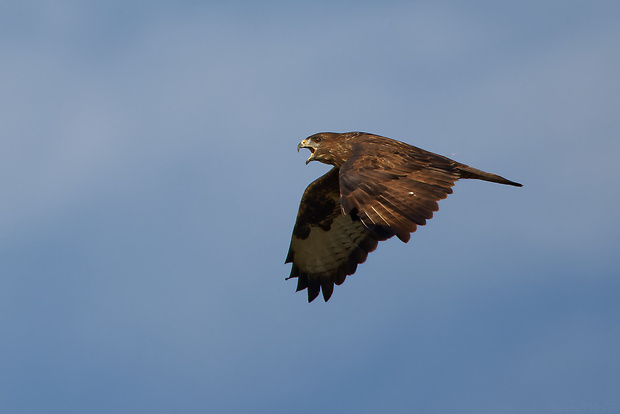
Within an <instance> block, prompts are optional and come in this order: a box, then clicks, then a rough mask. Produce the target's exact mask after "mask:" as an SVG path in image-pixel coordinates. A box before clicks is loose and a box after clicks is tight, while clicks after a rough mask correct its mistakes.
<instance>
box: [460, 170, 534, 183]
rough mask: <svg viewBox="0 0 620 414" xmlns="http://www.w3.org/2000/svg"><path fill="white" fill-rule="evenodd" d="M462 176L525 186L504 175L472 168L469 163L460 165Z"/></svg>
mask: <svg viewBox="0 0 620 414" xmlns="http://www.w3.org/2000/svg"><path fill="white" fill-rule="evenodd" d="M458 168H459V172H460V178H472V179H475V180H484V181H491V182H492V183H500V184H506V185H513V186H515V187H523V184H519V183H516V182H514V181H510V180H507V179H505V178H504V177H500V176H499V175H497V174H491V173H488V172H484V171H482V170H478V169H476V168H472V167H470V166H468V165H459V167H458Z"/></svg>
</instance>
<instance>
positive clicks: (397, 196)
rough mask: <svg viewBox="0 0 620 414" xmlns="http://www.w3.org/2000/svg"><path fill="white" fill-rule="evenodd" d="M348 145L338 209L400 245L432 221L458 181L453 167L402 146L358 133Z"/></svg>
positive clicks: (452, 163)
mask: <svg viewBox="0 0 620 414" xmlns="http://www.w3.org/2000/svg"><path fill="white" fill-rule="evenodd" d="M352 146H353V155H352V156H351V158H350V159H349V160H348V161H347V162H345V163H344V164H343V165H342V167H341V168H340V189H341V204H342V208H343V209H344V211H345V212H346V213H352V214H354V215H356V216H357V217H359V219H360V220H361V221H362V223H364V225H366V226H367V227H368V228H369V229H373V228H374V227H376V226H381V227H383V228H384V229H387V230H388V231H392V232H393V233H395V234H396V235H397V236H398V238H399V239H401V240H402V241H404V242H407V241H408V240H409V237H410V233H413V232H414V231H415V230H416V228H417V226H423V225H425V224H426V221H427V220H429V219H430V218H432V217H433V213H434V212H435V211H437V210H438V204H437V201H439V200H441V199H444V198H446V197H447V196H448V194H451V193H452V186H453V185H454V183H455V182H456V180H458V178H459V166H460V164H459V163H457V162H455V161H452V160H450V159H448V158H445V157H442V156H440V155H437V154H433V153H431V152H428V151H424V150H422V149H420V148H417V147H414V146H412V145H408V144H405V143H403V142H399V141H394V140H391V139H388V138H384V137H379V136H376V135H368V134H364V135H361V136H359V137H357V138H355V141H354V142H353V144H352Z"/></svg>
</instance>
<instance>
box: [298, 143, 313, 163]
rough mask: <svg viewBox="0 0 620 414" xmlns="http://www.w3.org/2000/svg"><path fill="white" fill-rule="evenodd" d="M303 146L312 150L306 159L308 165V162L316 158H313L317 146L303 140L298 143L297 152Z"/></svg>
mask: <svg viewBox="0 0 620 414" xmlns="http://www.w3.org/2000/svg"><path fill="white" fill-rule="evenodd" d="M301 148H308V149H309V150H310V152H311V154H310V156H309V157H308V159H307V160H306V165H308V163H309V162H310V161H312V160H314V158H312V157H313V156H314V151H316V148H314V147H313V146H311V145H309V144H308V141H307V140H305V139H304V140H303V141H301V142H300V143H299V145H297V152H299V150H300V149H301Z"/></svg>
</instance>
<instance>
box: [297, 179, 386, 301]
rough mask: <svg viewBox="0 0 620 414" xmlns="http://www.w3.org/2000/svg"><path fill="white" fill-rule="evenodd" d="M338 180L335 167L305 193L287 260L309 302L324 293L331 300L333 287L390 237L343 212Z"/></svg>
mask: <svg viewBox="0 0 620 414" xmlns="http://www.w3.org/2000/svg"><path fill="white" fill-rule="evenodd" d="M338 177H339V174H338V169H337V168H333V169H332V170H330V171H329V172H328V173H327V174H325V175H324V176H322V177H320V178H319V179H317V180H316V181H314V182H313V183H311V184H310V185H309V186H308V188H307V189H306V191H305V192H304V195H303V196H302V199H301V203H300V206H299V213H298V215H297V221H296V223H295V227H294V229H293V236H292V238H291V244H290V247H289V252H288V255H287V258H286V263H290V262H292V263H293V266H292V269H291V274H290V276H289V277H288V278H287V279H290V278H294V277H296V278H298V282H297V290H298V291H300V290H303V289H308V302H312V301H313V300H314V299H315V298H316V297H317V296H318V295H319V293H321V292H322V293H323V299H324V300H325V301H327V300H329V298H330V296H331V295H332V293H333V290H334V284H337V285H340V284H342V283H343V282H344V281H345V279H346V277H347V275H351V274H353V273H355V270H356V269H357V265H358V264H360V263H363V262H364V261H365V260H366V257H367V256H368V253H369V252H371V251H373V250H374V249H376V247H377V243H378V242H379V241H380V240H385V239H386V238H387V235H388V234H389V233H386V232H383V233H380V232H377V231H375V230H372V229H369V228H367V227H366V226H365V225H364V224H363V223H362V222H361V221H359V220H356V219H355V218H354V217H353V216H351V215H348V214H347V215H344V214H343V213H342V209H341V206H340V185H339V178H338Z"/></svg>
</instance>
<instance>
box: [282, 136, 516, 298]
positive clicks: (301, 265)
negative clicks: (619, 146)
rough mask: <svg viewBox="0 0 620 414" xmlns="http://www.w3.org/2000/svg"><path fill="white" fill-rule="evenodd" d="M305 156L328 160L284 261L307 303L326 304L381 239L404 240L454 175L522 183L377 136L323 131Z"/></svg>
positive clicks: (309, 141) (305, 144) (309, 192)
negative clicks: (320, 301) (318, 300)
mask: <svg viewBox="0 0 620 414" xmlns="http://www.w3.org/2000/svg"><path fill="white" fill-rule="evenodd" d="M301 148H307V149H309V150H310V152H311V154H310V157H309V158H308V159H307V160H306V164H308V163H309V162H310V161H320V162H323V163H325V164H330V165H333V166H334V168H332V169H331V170H330V171H329V172H327V173H326V174H325V175H323V176H322V177H320V178H318V179H317V180H315V181H314V182H312V183H311V184H310V185H309V186H308V188H306V191H304V194H303V196H302V199H301V203H300V206H299V212H298V214H297V221H296V222H295V227H294V228H293V236H292V238H291V245H290V247H289V251H288V255H287V257H286V263H291V262H292V264H293V267H292V269H291V274H290V276H289V277H288V278H287V279H290V278H294V277H296V278H298V282H297V291H300V290H303V289H308V302H312V301H313V300H314V299H315V298H316V297H317V296H318V295H319V293H320V292H321V291H322V293H323V299H324V300H325V301H326V302H327V301H328V300H329V298H330V297H331V295H332V292H333V290H334V284H336V285H340V284H342V283H343V282H344V280H345V278H346V277H347V276H348V275H352V274H353V273H355V270H356V269H357V265H358V264H360V263H363V262H364V261H365V260H366V257H367V256H368V253H370V252H372V251H373V250H374V249H376V247H377V244H378V242H379V241H382V240H386V239H389V238H390V237H392V236H396V237H398V238H399V239H400V240H402V241H403V242H405V243H406V242H407V241H409V238H410V235H411V233H413V232H414V231H415V230H416V228H417V226H423V225H424V224H426V220H428V219H430V218H431V217H433V212H434V211H437V210H438V208H439V207H438V205H437V201H439V200H441V199H444V198H446V197H447V196H448V194H450V193H452V186H453V185H454V183H455V182H456V181H457V180H458V179H460V178H473V179H478V180H485V181H491V182H495V183H500V184H507V185H513V186H516V187H521V184H519V183H516V182H514V181H510V180H507V179H505V178H503V177H500V176H499V175H495V174H490V173H487V172H484V171H481V170H478V169H475V168H472V167H470V166H468V165H465V164H461V163H459V162H456V161H454V160H451V159H449V158H446V157H443V156H441V155H438V154H434V153H432V152H428V151H425V150H423V149H420V148H417V147H414V146H412V145H409V144H405V143H404V142H400V141H396V140H393V139H390V138H386V137H382V136H379V135H373V134H367V133H363V132H347V133H342V134H339V133H334V132H321V133H318V134H314V135H312V136H310V137H308V138H306V139H304V140H303V141H301V143H300V144H299V145H298V146H297V150H299V149H301Z"/></svg>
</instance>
